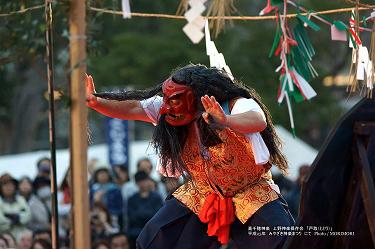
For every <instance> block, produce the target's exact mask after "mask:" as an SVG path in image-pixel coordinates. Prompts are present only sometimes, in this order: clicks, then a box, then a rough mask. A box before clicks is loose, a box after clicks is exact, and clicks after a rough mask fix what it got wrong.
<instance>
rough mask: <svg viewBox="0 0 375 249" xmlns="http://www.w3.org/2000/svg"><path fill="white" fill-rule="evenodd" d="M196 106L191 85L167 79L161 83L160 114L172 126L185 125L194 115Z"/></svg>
mask: <svg viewBox="0 0 375 249" xmlns="http://www.w3.org/2000/svg"><path fill="white" fill-rule="evenodd" d="M196 111H197V107H196V104H195V99H194V94H193V90H192V89H191V87H188V86H185V85H180V84H177V83H174V82H173V81H172V79H167V80H166V81H165V82H164V83H163V105H162V106H161V108H160V114H166V116H165V121H167V122H168V123H169V124H170V125H173V126H182V125H187V124H188V123H190V122H191V121H193V120H194V119H195V117H196Z"/></svg>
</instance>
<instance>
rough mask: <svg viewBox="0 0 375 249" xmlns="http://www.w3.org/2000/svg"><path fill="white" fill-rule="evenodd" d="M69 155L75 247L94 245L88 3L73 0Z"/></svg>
mask: <svg viewBox="0 0 375 249" xmlns="http://www.w3.org/2000/svg"><path fill="white" fill-rule="evenodd" d="M69 16H70V19H69V31H70V69H71V78H70V84H71V85H70V96H71V112H70V136H71V139H70V143H71V144H70V155H71V159H70V160H71V172H72V197H73V205H72V207H73V210H72V211H73V215H72V217H73V223H72V225H73V226H72V231H73V234H72V237H73V243H72V245H73V248H74V249H81V248H82V249H83V248H91V241H90V230H89V199H88V178H87V141H88V140H87V107H86V93H85V90H86V88H85V86H86V85H85V79H84V77H85V72H86V64H85V61H86V21H85V19H86V6H85V0H72V1H70V14H69Z"/></svg>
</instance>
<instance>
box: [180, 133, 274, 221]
mask: <svg viewBox="0 0 375 249" xmlns="http://www.w3.org/2000/svg"><path fill="white" fill-rule="evenodd" d="M192 131H193V129H191V130H190V131H189V135H188V138H187V140H186V143H185V146H184V150H183V154H182V159H183V161H184V163H185V164H186V166H187V168H188V169H189V172H190V174H191V176H192V180H191V181H189V182H188V183H187V185H186V186H185V185H182V186H181V187H179V188H178V189H177V190H176V191H175V192H174V193H173V196H174V197H175V198H177V199H178V200H180V201H181V202H182V203H184V204H185V205H186V206H187V207H188V208H189V209H190V210H192V211H193V212H194V213H195V214H197V215H198V216H199V214H200V212H201V209H202V207H203V206H204V204H205V201H206V199H207V198H210V197H211V195H212V194H216V195H218V196H219V197H220V199H225V198H227V197H230V199H231V200H232V201H233V206H234V214H235V216H236V217H237V218H238V219H239V220H240V221H241V222H242V223H245V222H246V221H247V220H248V219H249V218H250V217H251V216H252V215H253V214H254V213H255V212H256V211H257V210H258V209H259V208H260V207H262V206H263V205H265V204H267V203H269V202H271V201H273V200H275V199H277V198H278V195H277V193H276V192H275V191H274V190H273V189H272V188H271V186H270V185H269V183H268V182H267V181H272V175H271V172H270V170H269V169H270V168H271V165H270V164H268V163H267V164H265V165H256V164H255V161H254V156H253V152H252V148H251V145H250V143H249V141H248V139H247V138H246V137H245V136H244V135H242V134H239V133H236V132H234V131H233V130H231V129H229V128H225V129H223V130H221V131H218V132H217V133H218V135H219V137H220V138H221V140H222V141H223V143H221V144H219V145H216V146H213V147H209V148H208V149H207V150H208V154H209V158H207V159H204V158H203V157H202V155H201V150H200V146H199V141H198V136H197V135H196V134H195V132H192ZM218 205H219V204H218ZM200 218H201V217H200ZM201 220H202V219H201Z"/></svg>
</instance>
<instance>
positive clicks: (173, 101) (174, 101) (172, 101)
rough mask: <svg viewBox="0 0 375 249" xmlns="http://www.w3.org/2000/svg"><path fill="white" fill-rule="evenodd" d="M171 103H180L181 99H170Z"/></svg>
mask: <svg viewBox="0 0 375 249" xmlns="http://www.w3.org/2000/svg"><path fill="white" fill-rule="evenodd" d="M169 103H170V104H171V105H178V104H179V103H180V100H179V99H170V100H169Z"/></svg>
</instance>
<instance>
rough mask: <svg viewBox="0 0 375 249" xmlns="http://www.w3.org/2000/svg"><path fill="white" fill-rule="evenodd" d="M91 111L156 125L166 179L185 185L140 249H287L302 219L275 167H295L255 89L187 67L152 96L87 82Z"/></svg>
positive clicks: (157, 217) (156, 142)
mask: <svg viewBox="0 0 375 249" xmlns="http://www.w3.org/2000/svg"><path fill="white" fill-rule="evenodd" d="M87 105H88V106H89V107H90V108H92V109H94V110H96V111H97V112H100V113H102V114H103V115H106V116H109V117H113V118H120V119H127V120H141V121H145V122H151V123H153V124H154V125H155V131H154V134H153V138H152V144H153V146H154V147H155V149H156V151H157V153H158V154H159V157H160V169H159V170H160V172H161V173H163V174H164V175H167V176H174V177H180V176H182V177H183V178H184V180H185V184H184V185H182V186H181V187H180V188H178V189H177V190H176V191H175V192H174V193H173V194H172V195H170V196H169V197H168V198H167V200H166V202H165V204H164V205H163V207H162V208H161V209H160V210H159V211H158V212H157V213H156V215H155V216H154V217H153V218H152V219H151V220H150V221H149V222H148V223H147V224H146V226H145V227H144V229H143V230H142V232H141V234H140V235H139V237H138V240H137V248H141V249H169V248H171V249H172V248H176V249H189V248H191V249H200V248H201V249H207V248H217V246H218V245H220V244H226V243H228V241H229V239H232V240H233V243H234V244H235V246H236V247H237V248H238V249H245V248H246V249H250V248H254V249H259V248H267V249H271V248H280V247H281V246H282V244H283V242H284V240H285V238H286V237H285V235H284V233H280V232H281V231H280V230H278V229H280V228H282V227H288V226H291V225H293V224H294V220H293V218H292V216H291V215H290V212H289V209H288V206H287V204H286V202H285V200H284V199H283V197H282V196H281V194H280V191H279V189H278V186H277V185H276V184H274V182H273V181H272V176H271V172H270V168H271V166H272V165H275V166H276V167H278V168H279V169H280V170H281V171H282V172H284V173H286V172H287V169H288V166H287V162H286V159H285V157H284V156H283V155H282V153H281V151H280V145H281V143H280V140H279V138H278V137H277V135H276V133H275V129H274V127H273V124H272V121H271V116H270V114H269V112H268V110H267V108H266V107H265V105H264V104H263V103H262V102H261V100H260V98H259V96H258V95H257V93H256V92H255V91H254V90H253V89H250V88H247V87H246V86H244V85H242V84H240V83H239V82H237V81H234V80H231V78H230V77H229V76H228V75H227V74H226V73H225V72H224V71H221V70H219V69H216V68H207V67H205V66H203V65H187V66H185V67H183V68H181V69H178V70H176V71H174V72H173V73H172V75H171V76H170V77H168V78H167V79H166V80H165V81H164V82H163V83H161V84H159V85H157V86H155V87H154V88H151V89H148V90H132V91H124V92H116V93H112V92H106V93H96V92H95V89H94V83H93V79H92V77H91V76H87ZM257 227H258V228H259V229H261V230H258V231H257V230H255V229H257ZM253 232H258V233H259V234H257V235H255V234H254V233H253ZM277 232H279V233H277ZM284 232H285V231H284Z"/></svg>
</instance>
